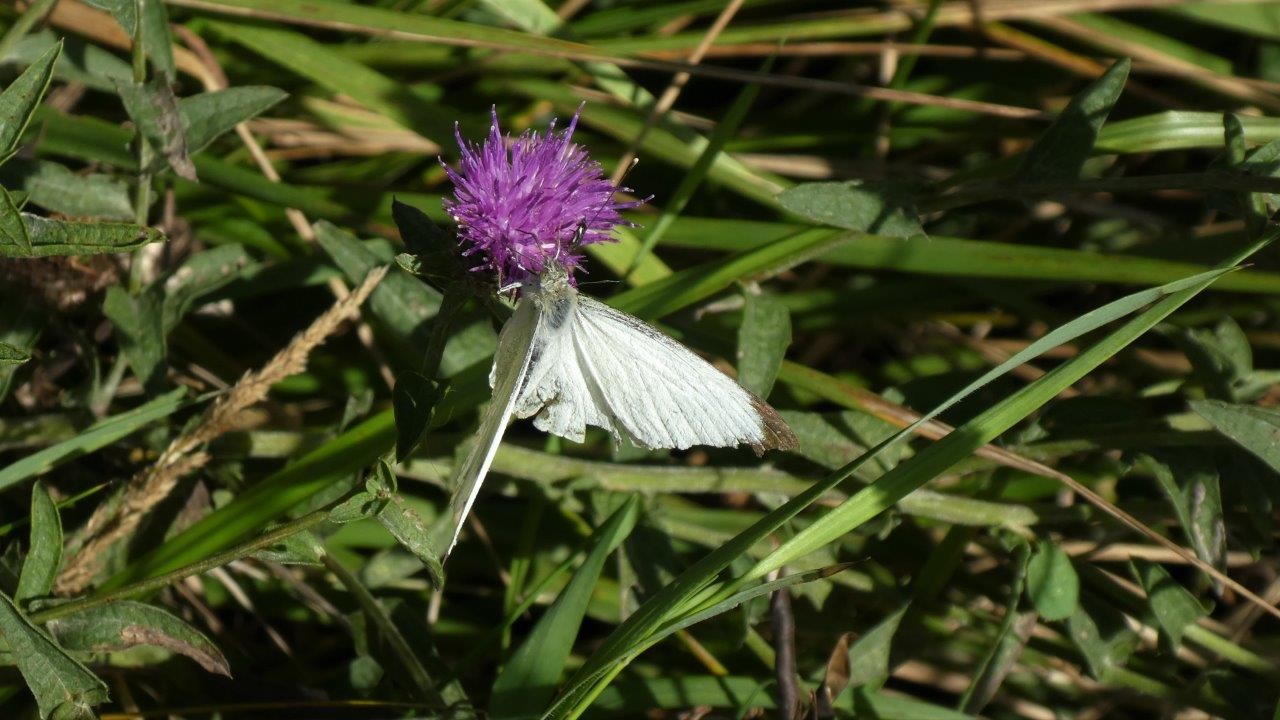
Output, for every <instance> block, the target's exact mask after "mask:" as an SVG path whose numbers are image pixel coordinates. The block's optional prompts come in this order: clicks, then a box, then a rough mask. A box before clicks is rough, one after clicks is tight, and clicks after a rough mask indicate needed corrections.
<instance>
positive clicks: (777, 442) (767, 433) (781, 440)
mask: <svg viewBox="0 0 1280 720" xmlns="http://www.w3.org/2000/svg"><path fill="white" fill-rule="evenodd" d="M751 407H752V408H754V409H755V411H756V413H757V414H759V415H760V426H761V428H763V430H764V438H763V439H762V440H761V441H760V442H758V443H751V449H752V450H755V452H756V455H764V451H765V450H795V449H796V448H797V447H799V446H800V441H799V440H798V439H796V434H795V433H794V432H792V431H791V426H790V425H788V424H787V421H786V420H783V419H782V416H781V415H779V414H778V411H777V410H774V409H773V408H772V407H771V406H770V405H769V403H767V402H765V401H763V400H761V399H760V398H758V397H756V396H755V395H752V396H751Z"/></svg>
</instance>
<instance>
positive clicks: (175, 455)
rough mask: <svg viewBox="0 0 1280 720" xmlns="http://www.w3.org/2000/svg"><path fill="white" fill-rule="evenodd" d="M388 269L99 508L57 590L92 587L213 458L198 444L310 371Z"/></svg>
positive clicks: (373, 274) (374, 274)
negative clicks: (154, 512)
mask: <svg viewBox="0 0 1280 720" xmlns="http://www.w3.org/2000/svg"><path fill="white" fill-rule="evenodd" d="M386 273H387V268H386V267H379V268H376V269H374V270H372V271H370V273H369V274H368V275H367V276H365V279H364V281H363V282H362V283H360V286H359V287H358V288H356V290H355V291H354V292H352V293H350V294H348V295H347V296H346V297H344V298H342V299H341V300H338V301H337V302H335V303H334V304H333V305H332V306H331V307H330V308H329V309H328V310H326V311H325V312H324V314H322V315H321V316H320V317H318V318H316V319H315V320H314V321H313V322H312V323H311V325H310V327H308V328H307V329H306V330H303V331H302V332H301V333H299V334H298V335H296V336H294V338H293V340H292V341H290V343H289V344H288V345H287V346H285V348H284V349H283V350H281V351H280V352H279V353H277V354H276V356H275V357H273V358H272V359H271V361H270V362H268V363H267V364H266V365H264V366H263V367H262V369H261V370H258V371H257V372H249V373H246V374H245V376H244V377H242V378H241V379H240V381H239V382H237V383H236V384H235V385H234V386H233V387H232V388H231V389H230V390H229V391H227V392H226V393H225V394H223V395H222V396H220V397H219V398H218V399H217V400H216V401H215V402H214V403H213V405H211V406H210V407H209V408H208V409H207V410H205V413H204V415H203V416H202V417H201V418H200V422H198V423H196V425H195V427H193V428H192V429H191V430H189V431H187V432H185V433H183V434H182V435H179V436H178V437H176V438H174V439H173V441H172V442H170V443H169V446H168V447H167V448H165V450H164V452H163V453H161V454H160V457H159V458H158V459H157V460H156V462H155V463H154V464H153V465H151V466H150V467H149V468H147V469H146V470H144V471H143V472H142V473H140V474H138V475H136V476H135V477H134V478H133V480H131V481H130V482H129V485H128V487H126V488H125V491H124V496H123V498H122V499H121V501H120V503H119V505H118V508H117V509H116V510H114V511H113V510H112V509H111V507H109V506H107V505H103V506H101V507H99V508H98V509H97V510H96V511H95V512H94V514H93V515H92V516H91V517H90V518H89V522H88V524H87V525H86V526H85V530H84V534H85V536H86V537H87V538H88V539H87V541H86V542H85V543H84V546H83V547H82V548H81V549H80V551H79V552H77V553H76V554H75V555H74V556H72V557H71V560H70V561H69V562H68V563H67V566H66V567H65V568H64V569H63V571H62V573H61V575H59V577H58V583H57V587H56V590H57V592H58V593H59V594H61V595H70V594H75V593H77V592H80V591H81V590H83V589H84V588H85V587H87V586H88V584H89V583H90V582H91V581H92V580H93V577H94V575H96V574H97V571H98V568H99V566H100V564H101V562H102V559H103V555H104V554H105V553H106V551H107V550H108V549H109V548H110V547H111V546H112V545H114V544H115V543H116V542H117V541H119V540H120V539H122V538H124V537H126V536H127V535H129V534H131V533H132V532H133V531H134V530H135V529H137V527H138V524H139V523H140V522H141V521H142V518H143V516H145V515H146V514H147V513H148V512H149V511H150V510H151V509H152V508H154V507H155V506H156V504H158V503H159V502H160V501H161V500H163V499H164V498H166V497H167V496H168V495H169V493H170V492H171V491H172V490H173V488H174V486H175V485H177V483H178V481H179V480H180V479H182V478H183V477H185V476H186V475H188V474H189V473H191V472H193V471H195V470H197V469H199V468H200V467H203V466H204V465H205V463H207V462H208V461H209V456H208V454H207V453H204V452H197V448H199V447H200V446H202V445H204V444H205V443H207V442H209V441H210V440H213V439H214V438H216V437H218V436H220V435H222V434H223V433H225V432H227V431H229V430H233V429H235V428H237V427H238V426H239V425H240V424H241V422H242V419H243V417H244V413H245V412H246V411H247V410H248V409H249V408H250V407H251V406H253V405H256V404H257V403H259V402H261V401H262V400H263V399H264V398H265V397H266V396H267V391H268V390H270V389H271V386H272V385H274V384H276V383H278V382H280V381H281V380H283V379H285V378H287V377H290V376H292V375H296V374H298V373H300V372H302V371H303V370H304V369H306V366H307V358H308V356H310V354H311V351H312V350H314V349H315V348H316V347H317V346H319V345H320V344H321V343H323V342H324V341H325V339H326V338H328V337H329V336H330V335H332V334H333V333H334V332H335V331H336V330H337V329H338V327H339V326H341V324H342V323H343V322H344V321H346V320H347V319H349V318H351V317H354V316H355V314H356V313H357V311H358V309H359V307H360V305H361V303H363V302H364V301H365V299H366V298H367V297H369V293H371V292H373V289H374V288H375V287H377V285H378V283H379V282H380V281H381V280H382V278H383V276H384V275H386Z"/></svg>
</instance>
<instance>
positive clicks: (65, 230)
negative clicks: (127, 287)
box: [0, 213, 164, 258]
mask: <svg viewBox="0 0 1280 720" xmlns="http://www.w3.org/2000/svg"><path fill="white" fill-rule="evenodd" d="M22 223H23V225H25V226H26V228H27V236H28V237H30V238H31V248H30V249H23V248H22V247H21V246H19V245H15V244H11V243H8V242H3V238H0V258H4V257H52V256H55V255H97V254H99V253H117V252H126V251H128V250H134V249H136V248H140V247H142V246H143V245H146V244H148V243H153V242H156V241H158V240H163V239H164V235H162V234H161V233H160V231H159V230H155V229H153V228H149V227H142V226H140V225H130V224H128V223H94V222H68V221H64V220H49V219H48V218H42V217H39V216H37V215H32V214H30V213H22Z"/></svg>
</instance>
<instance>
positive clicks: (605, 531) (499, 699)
mask: <svg viewBox="0 0 1280 720" xmlns="http://www.w3.org/2000/svg"><path fill="white" fill-rule="evenodd" d="M639 516H640V503H639V500H638V498H636V496H634V495H633V496H630V497H628V498H627V499H626V500H625V501H624V503H623V505H622V507H620V508H618V509H617V510H615V511H614V512H613V514H612V515H610V516H609V519H608V520H606V521H605V523H604V525H602V526H600V529H599V530H598V531H596V533H595V535H596V537H595V538H594V541H593V544H592V548H591V551H590V552H589V553H588V554H587V557H586V559H585V560H583V562H582V565H581V566H579V567H578V569H577V571H576V572H574V574H573V577H572V578H571V579H570V580H569V584H568V585H566V586H565V588H564V590H563V591H561V593H560V595H559V597H557V598H556V601H555V603H553V604H552V605H551V607H550V608H549V609H548V610H547V612H546V613H545V614H544V615H543V616H542V618H541V619H540V620H538V623H537V624H536V625H534V626H533V630H532V631H530V632H529V634H528V636H526V637H525V639H524V642H523V643H521V644H520V646H519V647H518V648H516V651H515V653H513V654H512V656H511V660H510V661H508V662H507V664H506V666H505V667H504V668H503V670H502V673H501V674H500V675H498V678H497V679H496V680H495V681H494V683H493V694H492V699H491V700H490V703H489V716H490V717H493V718H520V717H532V716H534V715H537V713H538V711H540V710H541V709H542V708H544V707H546V705H547V703H548V702H549V701H550V700H551V698H552V697H554V696H555V686H556V683H557V682H558V681H559V680H560V675H561V673H563V672H564V665H565V661H567V660H568V659H569V652H570V651H571V650H572V649H573V644H574V641H575V640H577V637H578V632H579V628H580V627H581V625H582V620H583V618H584V617H585V615H586V612H587V603H588V602H589V601H590V600H591V593H592V592H593V591H594V589H595V586H596V581H597V580H598V579H599V577H600V572H601V571H602V570H603V569H604V564H605V560H607V559H608V557H609V555H611V554H612V553H613V551H614V550H616V549H617V547H618V546H619V545H620V544H622V541H623V540H625V539H626V538H627V536H628V535H630V534H631V529H632V528H634V527H635V524H636V520H637V519H638V518H639Z"/></svg>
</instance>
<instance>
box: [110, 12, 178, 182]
mask: <svg viewBox="0 0 1280 720" xmlns="http://www.w3.org/2000/svg"><path fill="white" fill-rule="evenodd" d="M145 1H146V2H151V1H152V0H145ZM116 92H117V93H118V94H119V95H120V100H121V101H123V102H124V108H125V110H127V111H128V113H129V117H130V118H132V119H133V122H134V123H135V124H136V125H137V126H138V130H139V131H140V132H141V133H142V137H143V138H145V139H146V142H147V144H148V145H150V146H151V148H152V150H153V151H155V152H156V153H157V154H158V156H159V157H162V158H164V160H165V162H167V163H168V165H169V167H171V168H173V171H174V172H175V173H177V174H178V176H179V177H181V178H184V179H187V180H191V181H195V179H196V167H195V165H193V164H192V163H191V157H190V153H189V152H188V150H187V136H186V133H185V131H184V130H183V125H184V122H183V116H182V114H181V112H180V111H179V110H178V98H177V97H175V96H174V94H173V88H172V86H170V84H169V81H168V80H167V79H165V78H163V77H160V78H156V79H154V80H152V81H151V82H148V83H145V84H139V83H134V82H130V83H120V84H119V85H118V86H117V87H116ZM147 169H150V168H147Z"/></svg>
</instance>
